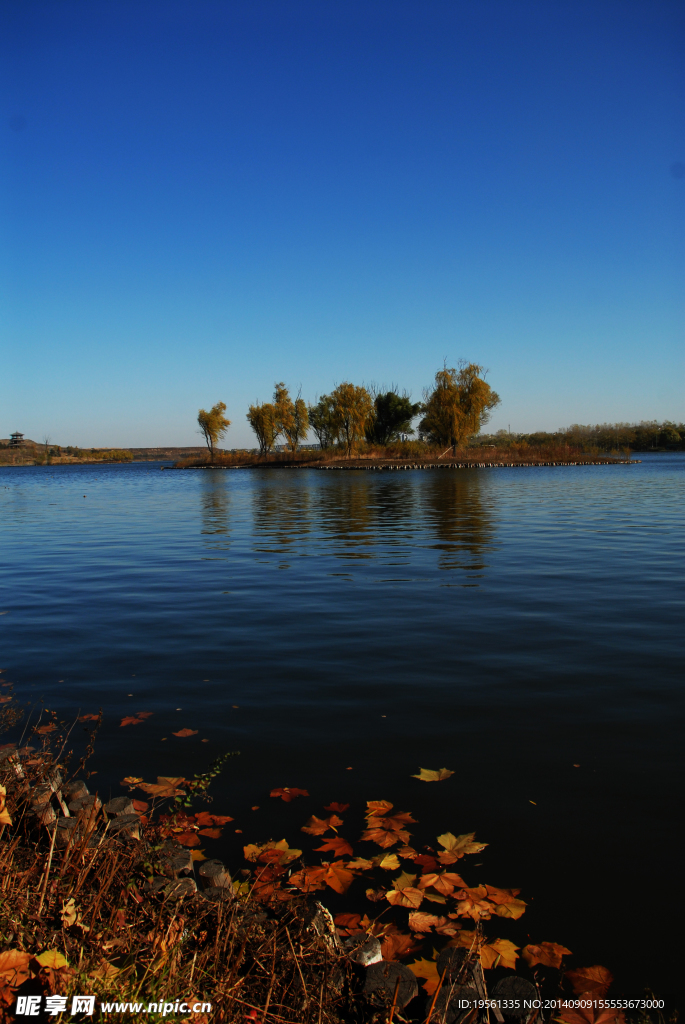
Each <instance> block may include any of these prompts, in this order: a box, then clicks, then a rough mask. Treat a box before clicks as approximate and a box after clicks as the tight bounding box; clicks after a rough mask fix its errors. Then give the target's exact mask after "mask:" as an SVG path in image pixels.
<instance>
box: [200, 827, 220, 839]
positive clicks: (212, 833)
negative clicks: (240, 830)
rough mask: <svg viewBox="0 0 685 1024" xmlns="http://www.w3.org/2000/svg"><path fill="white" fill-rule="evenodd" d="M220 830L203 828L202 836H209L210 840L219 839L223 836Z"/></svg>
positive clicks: (201, 830)
mask: <svg viewBox="0 0 685 1024" xmlns="http://www.w3.org/2000/svg"><path fill="white" fill-rule="evenodd" d="M221 834H222V833H221V829H220V828H201V829H200V835H201V836H207V838H208V839H218V838H219V837H220V836H221Z"/></svg>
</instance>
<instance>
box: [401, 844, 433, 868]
mask: <svg viewBox="0 0 685 1024" xmlns="http://www.w3.org/2000/svg"><path fill="white" fill-rule="evenodd" d="M408 849H409V848H408ZM413 854H414V856H413V857H412V860H413V861H414V863H415V864H418V865H419V867H420V868H421V870H422V871H423V872H424V873H428V872H433V871H437V870H438V861H437V859H436V858H435V857H433V856H432V855H431V854H430V853H416V851H415V850H414V851H413ZM403 856H404V854H403V853H402V851H401V850H400V857H403Z"/></svg>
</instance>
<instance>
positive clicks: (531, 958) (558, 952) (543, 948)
mask: <svg viewBox="0 0 685 1024" xmlns="http://www.w3.org/2000/svg"><path fill="white" fill-rule="evenodd" d="M570 952H571V950H570V949H566V946H559V945H557V943H556V942H540V943H539V944H538V945H534V944H529V945H527V946H524V947H523V949H522V950H521V956H522V957H523V959H524V960H525V961H526V963H527V964H528V966H529V967H534V966H535V964H542V966H543V967H556V968H557V969H558V968H559V967H561V958H562V956H564V955H565V954H568V953H570Z"/></svg>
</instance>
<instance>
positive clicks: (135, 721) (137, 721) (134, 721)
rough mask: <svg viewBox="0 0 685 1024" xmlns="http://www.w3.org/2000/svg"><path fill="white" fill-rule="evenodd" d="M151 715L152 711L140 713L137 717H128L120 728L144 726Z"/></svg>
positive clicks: (120, 724) (122, 720)
mask: <svg viewBox="0 0 685 1024" xmlns="http://www.w3.org/2000/svg"><path fill="white" fill-rule="evenodd" d="M151 714H152V712H151V711H138V712H137V714H135V715H126V717H125V718H122V719H121V722H120V723H119V728H121V727H122V726H123V725H142V723H143V722H144V721H145V719H146V718H149V717H150V715H151Z"/></svg>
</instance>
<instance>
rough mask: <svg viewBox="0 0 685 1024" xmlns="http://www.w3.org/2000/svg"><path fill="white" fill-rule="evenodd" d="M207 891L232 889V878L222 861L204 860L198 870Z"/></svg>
mask: <svg viewBox="0 0 685 1024" xmlns="http://www.w3.org/2000/svg"><path fill="white" fill-rule="evenodd" d="M198 874H199V876H200V878H201V879H202V882H203V885H204V887H205V889H215V888H223V889H229V888H230V889H232V888H233V883H232V881H231V876H230V875H229V873H228V871H227V870H226V868H225V867H224V865H223V862H222V861H220V860H203V861H202V863H201V864H200V867H199V869H198Z"/></svg>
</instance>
